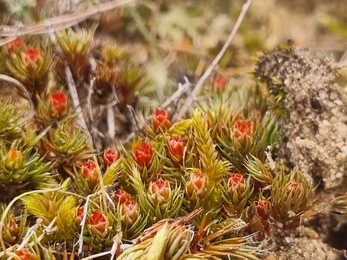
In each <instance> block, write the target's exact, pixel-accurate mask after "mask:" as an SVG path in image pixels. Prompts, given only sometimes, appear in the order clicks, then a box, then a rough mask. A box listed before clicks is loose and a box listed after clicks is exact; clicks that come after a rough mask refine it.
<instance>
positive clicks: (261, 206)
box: [255, 199, 270, 220]
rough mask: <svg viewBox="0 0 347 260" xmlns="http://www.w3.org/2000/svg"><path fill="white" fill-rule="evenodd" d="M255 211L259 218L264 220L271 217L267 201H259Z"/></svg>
mask: <svg viewBox="0 0 347 260" xmlns="http://www.w3.org/2000/svg"><path fill="white" fill-rule="evenodd" d="M255 210H256V213H257V215H258V217H260V218H262V219H264V220H265V219H267V218H268V217H269V210H270V205H269V202H268V201H267V200H266V199H259V200H258V201H257V202H256V207H255Z"/></svg>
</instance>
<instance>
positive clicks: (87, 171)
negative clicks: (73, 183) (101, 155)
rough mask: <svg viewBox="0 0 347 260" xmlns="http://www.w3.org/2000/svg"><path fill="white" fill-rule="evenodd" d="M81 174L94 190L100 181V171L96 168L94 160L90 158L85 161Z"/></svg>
mask: <svg viewBox="0 0 347 260" xmlns="http://www.w3.org/2000/svg"><path fill="white" fill-rule="evenodd" d="M81 174H82V177H83V178H84V179H85V180H86V182H87V183H88V187H89V188H90V189H91V190H93V189H94V188H95V186H96V184H97V183H98V177H99V176H98V172H97V169H96V164H95V162H94V161H92V160H88V161H87V162H85V163H83V165H82V167H81Z"/></svg>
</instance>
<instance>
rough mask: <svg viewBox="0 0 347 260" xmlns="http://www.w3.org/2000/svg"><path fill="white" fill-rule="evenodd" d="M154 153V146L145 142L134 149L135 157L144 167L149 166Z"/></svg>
mask: <svg viewBox="0 0 347 260" xmlns="http://www.w3.org/2000/svg"><path fill="white" fill-rule="evenodd" d="M152 155H153V151H152V147H151V146H150V145H149V144H147V143H145V142H143V143H141V144H139V145H137V146H136V147H135V149H134V159H135V161H136V162H137V164H138V165H140V166H142V167H145V166H146V167H148V166H149V165H150V163H151V160H152Z"/></svg>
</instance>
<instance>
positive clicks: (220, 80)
mask: <svg viewBox="0 0 347 260" xmlns="http://www.w3.org/2000/svg"><path fill="white" fill-rule="evenodd" d="M226 85H227V79H226V78H225V77H224V76H223V75H221V74H216V75H215V76H214V77H213V82H212V87H213V91H215V92H217V93H223V92H224V91H225V89H226Z"/></svg>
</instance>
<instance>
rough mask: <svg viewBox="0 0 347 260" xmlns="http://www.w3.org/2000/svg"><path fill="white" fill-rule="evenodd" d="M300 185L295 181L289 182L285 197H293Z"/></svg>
mask: <svg viewBox="0 0 347 260" xmlns="http://www.w3.org/2000/svg"><path fill="white" fill-rule="evenodd" d="M299 186H300V184H299V183H297V182H296V181H290V182H288V184H287V196H294V194H295V193H296V191H297V190H298V189H299Z"/></svg>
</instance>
